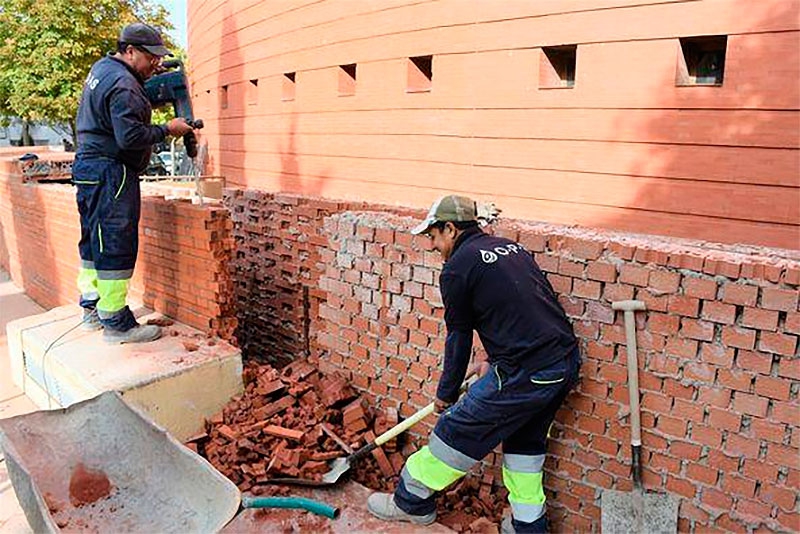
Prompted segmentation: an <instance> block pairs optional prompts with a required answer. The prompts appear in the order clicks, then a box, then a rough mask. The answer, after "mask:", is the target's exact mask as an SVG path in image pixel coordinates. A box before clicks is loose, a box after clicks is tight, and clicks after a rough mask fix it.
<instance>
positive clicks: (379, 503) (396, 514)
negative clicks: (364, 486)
mask: <svg viewBox="0 0 800 534" xmlns="http://www.w3.org/2000/svg"><path fill="white" fill-rule="evenodd" d="M367 510H369V512H370V513H371V514H372V515H374V516H375V517H378V518H380V519H383V520H384V521H408V522H410V523H416V524H417V525H430V524H431V523H433V522H434V521H436V512H435V511H434V512H431V513H429V514H426V515H411V514H408V513H406V512H404V511H402V510H401V509H400V508H398V507H397V505H396V504H395V503H394V495H392V494H391V493H373V494H372V495H370V496H369V499H367Z"/></svg>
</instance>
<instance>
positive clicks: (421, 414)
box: [375, 371, 476, 447]
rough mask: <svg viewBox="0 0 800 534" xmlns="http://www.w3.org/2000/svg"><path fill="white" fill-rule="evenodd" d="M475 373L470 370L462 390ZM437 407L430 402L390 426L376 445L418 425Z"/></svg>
mask: <svg viewBox="0 0 800 534" xmlns="http://www.w3.org/2000/svg"><path fill="white" fill-rule="evenodd" d="M475 374H476V373H475V371H470V373H469V374H468V375H467V376H466V377H465V378H464V385H463V386H461V391H462V392H463V391H466V389H467V387H468V386H469V384H470V380H471V379H472V377H474V376H475ZM435 409H436V403H435V402H432V403H430V404H428V405H427V406H425V407H424V408H422V409H420V410H419V411H418V412H417V413H415V414H414V415H412V416H411V417H409V418H408V419H406V420H405V421H403V422H402V423H399V424H398V425H397V426H395V427H393V428H390V429H389V430H387V431H386V432H384V433H383V434H381V435H380V436H378V437H377V438H375V445H376V446H377V447H380V446H381V445H383V444H384V443H386V442H387V441H389V440H391V439H392V438H395V437H397V436H398V435H400V434H402V433H403V432H405V431H406V430H408V429H409V428H411V427H412V426H414V425H416V424H417V423H419V422H420V421H422V420H423V419H425V418H426V417H428V416H429V415H430V414H432V413H433V412H434V410H435Z"/></svg>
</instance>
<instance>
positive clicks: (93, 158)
mask: <svg viewBox="0 0 800 534" xmlns="http://www.w3.org/2000/svg"><path fill="white" fill-rule="evenodd" d="M165 55H171V54H170V52H169V50H167V49H166V48H165V47H164V42H163V40H162V38H161V35H160V34H159V33H158V31H157V30H156V29H155V28H153V27H151V26H148V25H147V24H142V23H134V24H130V25H128V26H126V27H125V28H123V30H122V32H121V33H120V36H119V41H118V43H117V51H116V53H114V54H109V55H108V56H106V57H104V58H103V59H101V60H99V61H98V62H97V63H95V64H94V65H93V66H92V68H91V71H90V72H89V75H88V76H87V78H86V82H85V83H84V87H83V94H82V95H81V102H80V106H79V107H78V116H77V121H76V122H77V124H76V126H77V133H78V150H77V153H76V154H75V162H74V163H73V166H72V179H73V182H74V183H75V185H76V186H77V200H78V211H79V213H80V218H81V239H80V242H79V243H78V250H79V252H80V257H81V266H80V271H79V274H78V288H79V290H80V292H81V299H80V305H81V306H82V307H83V309H84V323H83V326H84V328H86V329H99V328H103V339H105V340H106V341H107V342H109V343H140V342H145V341H152V340H154V339H157V338H158V337H159V336H160V334H161V330H160V328H159V327H158V326H155V325H140V324H139V323H137V321H136V319H135V318H134V316H133V313H131V310H130V309H129V308H128V306H127V303H126V296H127V294H128V284H129V282H130V279H131V276H132V275H133V268H134V266H135V264H136V255H137V252H138V248H139V242H138V229H139V215H140V206H141V195H140V192H139V175H140V174H141V173H142V172H143V171H144V170H145V169H146V168H147V164H148V162H149V161H150V154H151V152H152V146H153V144H155V143H160V142H162V141H164V139H165V138H166V137H167V136H169V135H172V136H181V135H184V134H185V133H188V132H190V131H191V130H192V127H191V126H189V125H188V124H187V123H186V121H185V119H182V118H176V119H172V120H171V121H169V122H168V123H167V124H164V125H159V126H153V125H151V124H150V120H151V113H152V108H151V106H150V102H149V100H148V99H147V94H146V93H145V90H144V82H145V80H147V79H148V78H149V77H150V76H152V75H153V73H154V72H155V71H156V69H157V68H158V67H159V65H160V64H161V59H162V58H163V57H164V56H165Z"/></svg>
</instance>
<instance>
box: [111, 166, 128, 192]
mask: <svg viewBox="0 0 800 534" xmlns="http://www.w3.org/2000/svg"><path fill="white" fill-rule="evenodd" d="M127 177H128V168H127V167H126V166H125V165H123V166H122V183H121V184H119V189H117V194H116V195H114V200H116V199H118V198H119V194H120V193H122V188H123V187H125V179H126V178H127Z"/></svg>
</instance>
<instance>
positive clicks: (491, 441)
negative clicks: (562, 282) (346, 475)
mask: <svg viewBox="0 0 800 534" xmlns="http://www.w3.org/2000/svg"><path fill="white" fill-rule="evenodd" d="M479 211H481V209H480V207H479V206H477V205H476V203H475V202H473V201H472V200H470V199H468V198H465V197H459V196H452V195H451V196H446V197H443V198H441V199H440V200H438V201H437V202H436V203H435V204H434V205H433V207H432V208H431V210H430V212H429V213H428V216H427V218H426V219H425V220H424V221H423V222H422V223H421V224H420V225H419V226H417V227H416V228H415V229H414V230H412V233H414V234H427V235H428V236H429V237H430V239H431V242H432V246H433V248H434V249H436V250H437V251H438V252H439V253H440V254H441V256H442V258H443V259H444V262H445V263H444V267H443V268H442V273H441V275H440V277H439V286H440V289H441V293H442V300H443V302H444V319H445V324H446V326H447V339H446V342H445V353H444V369H443V372H442V377H441V379H440V380H439V384H438V388H437V390H436V400H435V403H436V412H437V413H438V414H440V415H439V420H438V421H437V423H436V427H435V428H434V430H433V433H432V434H431V435H430V439H429V441H428V445H427V446H425V447H423V448H422V449H421V450H419V451H418V452H416V453H414V454H413V455H412V456H411V457H409V459H408V461H407V462H406V465H405V467H404V468H403V471H402V474H401V478H400V483H399V485H398V487H397V489H396V490H395V492H394V494H393V495H392V494H387V493H374V494H372V495H371V496H370V498H369V500H368V503H367V504H368V508H369V510H370V512H372V514H373V515H376V516H377V517H380V518H382V519H385V520H390V521H411V522H413V523H418V524H429V523H431V522H433V521H435V520H436V507H435V501H434V499H435V496H436V493H437V492H439V491H441V490H443V489H445V488H446V487H448V486H449V485H450V484H452V483H453V482H455V481H456V480H458V479H459V478H461V477H462V476H464V475H465V474H466V472H467V471H469V470H470V468H472V466H474V465H475V464H476V463H478V462H479V461H480V460H482V459H483V458H484V457H485V456H486V455H487V454H488V453H489V452H491V451H492V450H493V449H494V448H495V447H496V446H497V445H498V444H500V443H502V444H503V481H504V483H505V486H506V488H507V489H508V492H509V495H508V500H509V502H510V504H511V515H510V516H507V517H506V518H505V519H504V521H503V524H502V531H503V532H545V531H546V528H547V525H546V519H545V494H544V489H543V486H542V474H543V473H542V466H543V465H544V459H545V451H546V440H547V432H548V430H549V427H550V424H551V422H552V421H553V418H554V416H555V414H556V411H557V410H558V408H559V407H560V406H561V404H562V402H563V401H564V398H565V397H566V396H567V393H569V391H570V389H572V387H573V386H574V385H575V383H576V382H577V379H578V371H579V367H580V355H579V352H578V343H577V340H576V338H575V335H574V334H573V331H572V326H571V325H570V323H569V321H568V320H567V317H566V315H565V314H564V310H563V309H562V307H561V305H560V304H559V303H558V299H557V297H556V294H555V292H554V291H553V288H552V286H551V285H550V283H549V282H548V281H547V278H545V276H544V274H543V273H542V271H541V270H540V269H539V267H538V266H537V265H536V262H534V260H533V257H532V256H531V254H530V253H529V252H528V251H526V250H525V249H524V248H523V247H522V245H520V244H518V243H515V242H513V241H510V240H508V239H505V238H502V237H494V236H491V235H488V234H486V233H484V232H483V231H481V229H480V228H479V224H478V219H479V218H480V216H479ZM473 330H474V331H477V332H478V335H479V336H480V339H481V342H482V344H483V347H484V348H485V350H486V353H487V354H488V361H487V362H484V364H483V365H482V367H483V370H482V376H481V378H479V379H478V380H477V382H476V383H475V384H474V385H472V386H471V387H470V388H469V391H468V392H467V394H466V395H465V396H464V397H463V398H462V399H461V400H458V396H459V388H460V385H461V383H462V381H463V380H464V377H465V376H466V373H467V368H468V367H469V362H470V357H471V355H472V335H473Z"/></svg>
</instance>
